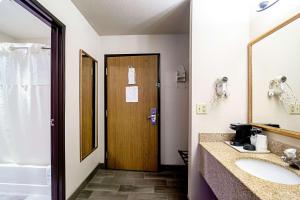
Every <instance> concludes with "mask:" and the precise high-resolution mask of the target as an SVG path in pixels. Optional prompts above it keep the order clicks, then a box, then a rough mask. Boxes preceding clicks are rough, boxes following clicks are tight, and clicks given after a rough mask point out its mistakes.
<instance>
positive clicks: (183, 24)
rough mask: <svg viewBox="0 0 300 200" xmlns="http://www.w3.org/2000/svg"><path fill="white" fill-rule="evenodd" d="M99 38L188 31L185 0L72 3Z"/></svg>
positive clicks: (86, 0)
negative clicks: (103, 36) (100, 36)
mask: <svg viewBox="0 0 300 200" xmlns="http://www.w3.org/2000/svg"><path fill="white" fill-rule="evenodd" d="M72 1H73V3H74V4H75V6H76V7H77V8H78V9H79V11H80V12H81V13H82V14H83V15H84V16H85V18H86V19H87V20H88V21H89V23H90V24H91V25H92V26H93V28H94V29H95V30H96V31H97V32H98V34H99V35H141V34H178V33H187V32H188V31H189V7H190V6H189V4H190V2H189V0H72Z"/></svg>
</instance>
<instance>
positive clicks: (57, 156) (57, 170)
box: [14, 0, 66, 200]
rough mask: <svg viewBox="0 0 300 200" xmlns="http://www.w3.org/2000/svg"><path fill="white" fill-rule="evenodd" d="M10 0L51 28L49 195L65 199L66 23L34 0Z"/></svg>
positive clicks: (61, 199) (58, 199) (59, 199)
mask: <svg viewBox="0 0 300 200" xmlns="http://www.w3.org/2000/svg"><path fill="white" fill-rule="evenodd" d="M14 1H15V2H16V3H18V4H19V5H20V6H22V7H23V8H25V9H26V10H27V11H28V12H30V13H31V14H33V15H34V16H36V17H37V18H39V19H40V20H41V21H42V22H44V23H45V24H46V25H48V26H49V27H50V28H51V122H50V121H49V125H50V124H51V197H52V200H65V199H66V189H65V188H66V184H65V30H66V26H65V25H64V24H63V23H62V22H61V21H60V20H58V19H57V18H56V17H55V16H54V15H52V14H51V12H49V11H48V10H47V9H46V8H45V7H44V6H43V5H42V4H40V3H39V2H38V1H37V0H14Z"/></svg>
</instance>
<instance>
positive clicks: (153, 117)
mask: <svg viewBox="0 0 300 200" xmlns="http://www.w3.org/2000/svg"><path fill="white" fill-rule="evenodd" d="M150 113H151V115H149V116H148V117H147V118H148V119H149V120H150V121H151V124H152V125H156V114H157V109H156V108H151V110H150Z"/></svg>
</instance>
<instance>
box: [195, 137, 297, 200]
mask: <svg viewBox="0 0 300 200" xmlns="http://www.w3.org/2000/svg"><path fill="white" fill-rule="evenodd" d="M200 145H201V147H202V148H204V149H205V150H206V151H207V152H208V153H209V154H211V155H212V156H213V157H214V158H215V159H216V160H217V161H218V162H219V163H221V164H222V165H223V167H224V168H225V169H227V170H228V171H229V172H230V173H231V174H232V175H233V176H235V178H237V179H238V180H239V181H240V182H241V183H242V184H243V185H244V186H246V187H247V188H248V189H249V190H250V191H251V192H252V193H254V194H255V195H256V196H257V197H258V198H260V199H266V200H267V199H268V200H270V199H272V200H277V199H278V200H282V199H300V185H284V184H279V183H273V182H269V181H266V180H263V179H260V178H257V177H255V176H252V175H250V174H248V173H247V172H245V171H243V170H242V169H240V168H239V167H238V166H236V165H235V161H236V160H238V159H242V158H253V159H260V160H264V161H269V162H272V163H275V164H278V165H280V166H283V167H286V168H288V169H290V170H291V171H293V172H295V173H296V174H298V175H299V176H300V170H294V169H291V168H290V167H288V164H286V163H284V162H283V161H282V160H281V159H280V157H279V156H277V155H275V154H272V153H270V154H251V153H240V152H238V151H236V150H235V149H233V148H232V147H230V146H228V145H227V144H225V143H224V142H200Z"/></svg>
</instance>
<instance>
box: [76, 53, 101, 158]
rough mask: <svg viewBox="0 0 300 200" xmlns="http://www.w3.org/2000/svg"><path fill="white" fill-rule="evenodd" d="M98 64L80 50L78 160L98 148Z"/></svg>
mask: <svg viewBox="0 0 300 200" xmlns="http://www.w3.org/2000/svg"><path fill="white" fill-rule="evenodd" d="M97 74H98V62H97V61H96V60H95V59H94V58H92V57H91V56H90V55H89V54H87V53H86V52H84V51H83V50H80V160H81V161H82V160H84V159H85V158H86V157H87V156H89V155H90V154H91V153H92V152H93V151H94V150H95V149H97V147H98V118H97V116H98V104H97V102H98V94H97V89H98V87H97V84H98V76H97Z"/></svg>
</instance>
